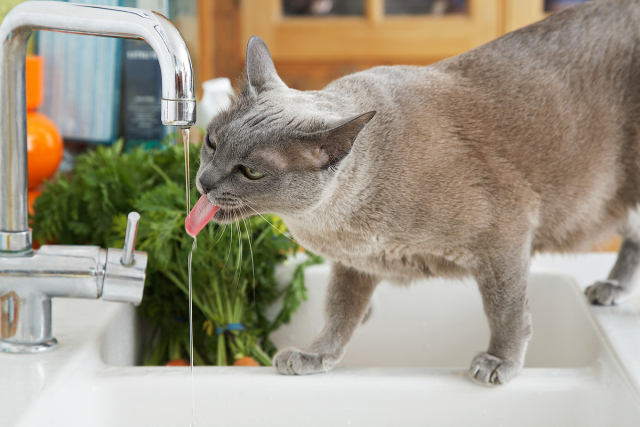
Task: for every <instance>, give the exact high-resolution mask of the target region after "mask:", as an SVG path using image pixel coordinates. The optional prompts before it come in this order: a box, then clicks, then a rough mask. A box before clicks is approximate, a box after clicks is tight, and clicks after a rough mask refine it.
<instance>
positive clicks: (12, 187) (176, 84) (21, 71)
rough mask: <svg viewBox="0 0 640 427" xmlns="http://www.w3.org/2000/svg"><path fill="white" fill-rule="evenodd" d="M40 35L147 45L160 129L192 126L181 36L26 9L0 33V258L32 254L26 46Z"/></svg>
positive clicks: (118, 17)
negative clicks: (157, 83)
mask: <svg viewBox="0 0 640 427" xmlns="http://www.w3.org/2000/svg"><path fill="white" fill-rule="evenodd" d="M35 30H45V31H57V32H63V33H73V34H86V35H94V36H104V37H118V38H133V39H141V40H145V41H146V42H147V43H149V45H151V47H152V48H153V50H154V51H155V53H156V55H157V57H158V61H159V62H160V69H161V74H162V101H161V102H162V106H161V107H162V108H161V114H162V123H163V124H165V125H171V126H179V127H189V126H191V125H193V124H194V123H195V120H196V108H195V106H196V101H195V96H194V83H193V68H192V65H191V57H190V56H189V50H188V49H187V46H186V44H185V42H184V40H183V38H182V36H181V35H180V33H179V31H178V30H177V29H176V28H175V27H174V26H173V24H172V23H171V22H170V21H169V20H168V19H167V18H165V17H164V16H162V15H160V14H157V13H155V12H151V11H147V10H141V9H131V8H120V7H107V6H95V5H87V4H73V3H63V2H48V1H38V2H25V3H22V4H20V5H18V6H16V7H15V8H13V9H12V10H11V12H9V14H8V15H7V16H6V17H5V19H4V21H3V22H2V25H0V43H2V57H0V112H1V113H0V256H24V255H29V254H30V253H31V252H32V244H31V232H30V231H29V225H28V216H27V130H26V113H27V111H26V96H25V54H26V42H27V39H28V38H29V35H30V34H31V32H32V31H35Z"/></svg>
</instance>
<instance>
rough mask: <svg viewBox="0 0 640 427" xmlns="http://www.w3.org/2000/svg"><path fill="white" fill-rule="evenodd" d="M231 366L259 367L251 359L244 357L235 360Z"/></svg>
mask: <svg viewBox="0 0 640 427" xmlns="http://www.w3.org/2000/svg"><path fill="white" fill-rule="evenodd" d="M233 366H260V364H259V363H258V362H256V361H255V359H254V358H253V357H251V356H244V357H241V358H240V359H236V361H235V362H233Z"/></svg>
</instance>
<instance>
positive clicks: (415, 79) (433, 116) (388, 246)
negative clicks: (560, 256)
mask: <svg viewBox="0 0 640 427" xmlns="http://www.w3.org/2000/svg"><path fill="white" fill-rule="evenodd" d="M639 126H640V4H639V3H638V2H637V1H631V0H616V1H601V2H594V3H585V4H583V5H581V6H577V7H574V8H572V9H568V10H566V11H563V12H560V13H557V14H555V15H553V16H551V17H549V18H547V19H545V20H544V21H542V22H539V23H537V24H534V25H531V26H529V27H527V28H524V29H522V30H519V31H515V32H513V33H510V34H507V35H505V36H504V37H501V38H499V39H497V40H495V41H492V42H490V43H488V44H486V45H484V46H481V47H479V48H477V49H474V50H471V51H469V52H467V53H465V54H462V55H459V56H457V57H454V58H450V59H447V60H445V61H442V62H439V63H437V64H434V65H431V66H428V67H409V66H393V67H377V68H373V69H370V70H367V71H363V72H360V73H355V74H352V75H348V76H346V77H343V78H340V79H338V80H336V81H334V82H333V83H331V84H329V85H328V86H327V87H326V88H324V89H323V90H320V91H306V92H300V91H297V90H293V89H289V88H288V87H287V86H286V85H285V84H284V83H283V82H282V80H280V78H279V77H278V75H277V73H276V70H275V68H274V65H273V62H272V60H271V56H270V54H269V50H268V49H267V46H266V45H265V44H264V42H263V41H262V40H260V39H259V38H258V37H252V38H251V40H249V44H248V47H247V58H246V81H245V83H244V87H243V88H242V90H241V92H240V93H239V95H238V96H237V97H236V99H234V101H233V103H232V105H231V107H230V108H229V109H228V110H227V111H224V112H222V113H220V114H219V115H217V116H216V117H215V118H214V119H213V120H212V122H211V123H210V124H209V126H208V129H207V132H208V135H207V137H206V138H205V142H206V143H205V144H203V146H202V153H201V164H200V170H199V171H198V175H197V186H198V189H199V190H200V192H202V193H203V194H204V193H206V194H208V196H209V200H210V201H211V202H213V203H215V204H218V205H220V206H221V209H220V211H219V212H218V213H217V214H216V216H215V218H214V220H215V221H218V222H229V221H234V220H236V219H238V218H241V217H246V216H250V215H253V214H256V213H266V212H272V213H276V214H278V215H280V216H281V217H282V218H283V219H284V220H285V222H286V224H287V226H288V227H289V229H290V231H291V233H292V234H293V236H294V237H295V239H296V240H297V241H298V242H300V243H301V244H302V245H304V246H305V247H306V248H308V249H310V250H311V251H313V252H316V253H319V254H322V255H323V256H325V257H327V258H328V259H330V260H331V261H332V273H331V279H330V284H329V291H328V295H327V298H326V313H325V314H326V325H325V328H324V330H323V331H322V333H321V334H320V335H319V336H318V337H317V338H316V339H315V341H313V343H312V344H311V345H310V346H309V347H308V348H307V349H305V350H298V349H295V348H288V349H284V350H281V351H280V352H278V353H277V354H276V356H275V357H274V360H273V362H274V365H275V367H276V368H277V369H278V371H279V372H281V373H283V374H310V373H316V372H323V371H328V370H330V369H331V368H333V367H334V366H335V365H336V364H337V363H338V362H339V361H340V359H341V358H342V356H343V354H344V352H345V347H346V345H347V343H348V342H349V340H350V339H351V336H352V334H353V332H354V330H355V329H356V328H357V327H358V325H359V324H360V323H361V322H362V321H363V319H364V317H365V315H366V313H367V310H368V308H369V301H370V298H371V295H372V294H373V292H374V290H375V288H376V285H377V284H378V283H379V282H380V281H381V280H389V281H391V282H394V283H399V284H407V283H410V282H412V281H415V280H418V279H424V278H427V277H434V276H445V277H462V276H467V275H471V276H473V277H474V278H475V279H476V281H477V282H478V286H479V288H480V292H481V293H482V298H483V302H484V308H485V312H486V314H487V318H488V321H489V326H490V329H491V339H490V342H489V348H488V349H487V351H486V352H481V353H479V354H478V355H477V356H476V357H475V358H474V359H473V361H472V362H471V368H470V370H469V374H470V376H471V378H473V380H475V381H476V382H478V383H481V384H485V385H496V384H504V383H506V382H508V381H509V380H511V379H512V378H514V376H516V375H517V374H518V372H519V371H520V370H521V369H522V365H523V362H524V358H525V353H526V350H527V344H528V342H529V339H530V338H531V333H532V329H531V316H530V313H529V307H528V299H527V277H528V274H529V259H530V256H531V254H532V253H535V252H539V251H570V250H575V249H576V248H581V247H584V246H585V245H588V244H590V243H592V242H595V241H597V240H598V239H600V238H602V237H603V236H605V235H607V234H608V233H611V232H613V231H615V230H617V231H619V232H620V233H622V234H623V236H624V242H623V244H622V247H621V249H620V254H619V256H618V261H617V263H616V265H615V267H614V268H613V270H612V271H611V274H610V275H609V278H608V279H607V280H605V281H601V282H596V283H595V284H594V285H593V286H591V287H590V288H588V289H587V292H586V293H587V296H588V298H589V300H590V301H591V302H593V303H596V304H604V305H607V304H613V303H618V302H621V301H624V300H625V299H627V298H628V296H629V295H630V293H631V291H632V290H633V287H634V285H635V284H636V282H637V280H636V278H637V277H636V275H637V273H638V266H639V265H640V212H639V210H638V202H640V134H639V132H638V131H639Z"/></svg>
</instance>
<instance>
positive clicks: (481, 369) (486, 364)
mask: <svg viewBox="0 0 640 427" xmlns="http://www.w3.org/2000/svg"><path fill="white" fill-rule="evenodd" d="M521 369H522V364H521V363H515V362H511V361H508V360H503V359H500V358H499V357H495V356H492V355H490V354H489V353H486V352H482V353H479V354H478V355H477V356H476V357H474V359H473V361H472V362H471V367H470V368H469V376H470V377H471V379H472V380H473V381H475V382H476V383H478V384H482V385H486V386H494V385H501V384H506V383H508V382H509V381H511V380H512V379H513V378H514V377H515V376H516V375H518V373H519V372H520V370H521Z"/></svg>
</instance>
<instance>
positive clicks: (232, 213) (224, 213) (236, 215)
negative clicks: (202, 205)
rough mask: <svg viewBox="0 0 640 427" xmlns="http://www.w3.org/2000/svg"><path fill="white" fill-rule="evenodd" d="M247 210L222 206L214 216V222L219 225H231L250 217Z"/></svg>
mask: <svg viewBox="0 0 640 427" xmlns="http://www.w3.org/2000/svg"><path fill="white" fill-rule="evenodd" d="M250 216H251V215H249V214H248V213H247V209H246V208H243V207H241V208H230V207H223V206H220V209H218V212H216V214H215V215H214V216H213V220H214V221H215V222H217V223H218V224H230V223H232V222H236V221H237V220H239V219H243V218H247V217H250Z"/></svg>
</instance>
